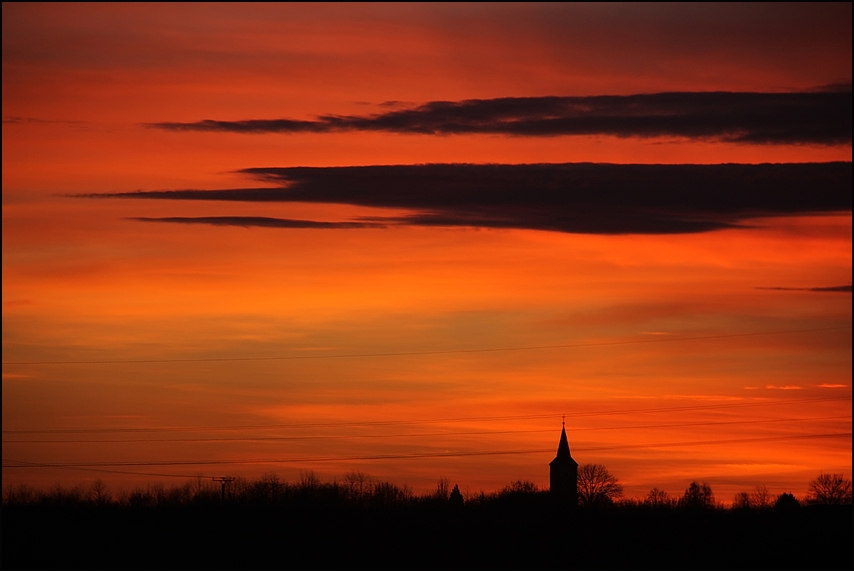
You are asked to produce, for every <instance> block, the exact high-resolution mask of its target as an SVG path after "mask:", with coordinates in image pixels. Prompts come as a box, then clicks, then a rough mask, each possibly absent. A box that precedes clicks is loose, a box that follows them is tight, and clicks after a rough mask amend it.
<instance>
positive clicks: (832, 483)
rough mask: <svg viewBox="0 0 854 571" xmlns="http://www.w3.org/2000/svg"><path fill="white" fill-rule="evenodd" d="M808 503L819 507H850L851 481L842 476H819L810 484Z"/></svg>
mask: <svg viewBox="0 0 854 571" xmlns="http://www.w3.org/2000/svg"><path fill="white" fill-rule="evenodd" d="M807 501H808V502H809V503H811V504H819V505H850V504H851V480H848V479H846V478H844V477H843V475H842V474H825V473H823V472H822V473H821V474H819V476H818V478H816V479H815V480H812V481H811V482H810V483H809V493H808V494H807Z"/></svg>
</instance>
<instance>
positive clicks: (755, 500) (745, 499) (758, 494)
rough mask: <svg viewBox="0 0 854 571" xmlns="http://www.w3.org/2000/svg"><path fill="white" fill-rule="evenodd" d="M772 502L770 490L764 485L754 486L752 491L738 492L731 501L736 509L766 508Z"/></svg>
mask: <svg viewBox="0 0 854 571" xmlns="http://www.w3.org/2000/svg"><path fill="white" fill-rule="evenodd" d="M772 504H773V499H772V497H771V492H769V491H768V488H767V487H766V486H765V485H760V486H756V488H755V489H754V490H753V491H752V492H739V493H737V494H736V495H735V498H734V499H733V501H732V507H733V508H736V509H751V508H752V509H766V508H770V507H771V505H772Z"/></svg>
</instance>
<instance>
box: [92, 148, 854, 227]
mask: <svg viewBox="0 0 854 571" xmlns="http://www.w3.org/2000/svg"><path fill="white" fill-rule="evenodd" d="M240 172H242V173H244V174H247V175H249V176H251V177H253V178H256V179H258V180H262V181H264V182H266V183H270V184H275V186H272V187H247V188H232V189H225V190H201V189H184V190H155V191H137V192H119V193H106V194H88V195H76V196H85V197H92V198H136V199H166V200H212V201H240V202H256V203H264V202H309V203H337V204H350V205H358V206H369V207H378V208H396V209H408V210H411V211H412V212H411V213H410V214H404V215H396V216H394V217H382V216H379V217H372V218H368V217H365V218H359V219H357V220H354V221H352V222H345V223H337V222H336V223H328V222H312V221H302V220H283V219H274V218H263V217H260V218H252V217H231V216H226V217H206V218H192V219H191V218H169V219H157V220H159V221H163V222H182V223H205V224H220V225H240V226H270V227H287V228H296V227H302V228H309V227H317V228H320V227H337V228H362V227H367V226H371V227H373V226H376V225H401V224H402V225H414V226H473V227H485V228H525V229H536V230H549V231H558V232H574V233H590V234H631V233H634V234H675V233H688V232H704V231H710V230H717V229H723V228H736V227H740V226H742V225H743V224H744V221H745V220H747V219H750V218H755V217H757V216H772V215H773V216H782V215H797V214H805V213H816V212H829V211H850V210H851V163H806V164H763V165H738V164H725V165H612V164H590V163H578V164H534V165H468V164H428V165H399V166H364V167H285V168H279V167H263V168H248V169H244V170H242V171H240ZM142 220H146V221H151V220H152V219H142ZM191 220H193V221H195V222H191ZM333 224H334V225H335V226H330V225H333Z"/></svg>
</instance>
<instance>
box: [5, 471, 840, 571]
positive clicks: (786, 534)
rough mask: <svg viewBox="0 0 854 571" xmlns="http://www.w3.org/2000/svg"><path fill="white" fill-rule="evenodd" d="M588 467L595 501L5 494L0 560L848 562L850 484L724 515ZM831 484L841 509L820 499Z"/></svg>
mask: <svg viewBox="0 0 854 571" xmlns="http://www.w3.org/2000/svg"><path fill="white" fill-rule="evenodd" d="M585 466H587V465H585ZM592 466H599V465H592ZM599 467H600V468H601V469H602V470H598V469H597V470H587V471H586V472H589V473H595V474H598V478H600V479H602V480H603V481H604V482H605V483H606V484H607V485H606V486H604V487H603V488H602V489H604V490H605V491H606V493H604V495H602V496H599V497H598V500H597V501H593V500H591V498H592V497H594V496H589V497H588V498H587V500H586V501H584V500H581V501H580V505H579V506H568V505H566V504H563V503H560V502H559V501H555V499H554V498H553V497H551V496H550V494H549V493H548V492H547V491H542V490H539V489H538V488H537V486H536V485H534V484H533V483H531V482H528V481H524V480H522V481H516V482H513V483H511V484H509V485H508V486H506V487H505V488H504V489H503V490H501V491H500V492H494V493H484V492H478V493H465V494H464V493H462V492H461V491H460V489H459V487H458V486H456V485H455V486H451V483H450V482H449V481H448V480H447V479H441V480H439V483H438V485H437V486H436V489H435V490H433V491H432V492H431V493H428V494H423V495H417V494H414V493H413V492H412V491H411V490H410V489H409V488H408V487H406V486H403V487H401V486H397V485H395V484H393V483H390V482H384V481H380V480H376V479H374V478H371V477H370V476H368V475H366V474H364V473H362V472H352V473H350V474H347V475H346V476H345V477H344V478H343V479H341V480H336V481H333V482H322V481H320V480H319V479H318V478H317V477H316V476H315V475H314V474H313V473H312V472H306V473H304V474H302V476H301V477H300V479H299V481H297V482H286V481H283V480H281V479H279V478H278V477H277V476H276V475H274V474H269V475H266V476H264V477H262V478H260V479H258V480H254V481H252V480H247V479H244V478H233V479H231V478H226V479H223V480H220V481H216V482H214V481H212V480H211V479H203V478H198V479H195V480H192V481H188V482H186V483H184V484H182V485H178V486H173V487H166V486H163V485H162V484H151V485H149V486H147V487H144V488H138V489H135V490H132V491H122V492H118V493H115V494H114V493H112V492H111V491H110V490H109V489H108V488H107V486H106V485H105V484H104V483H103V482H101V481H99V480H98V481H95V482H94V483H93V484H91V485H89V486H87V487H83V486H78V487H75V488H70V489H68V488H61V487H59V486H57V487H55V488H53V489H51V490H47V491H36V490H33V489H31V488H28V487H26V486H18V487H15V488H11V487H10V488H7V489H5V490H4V493H3V508H2V509H3V518H2V525H3V561H2V563H3V566H4V567H6V568H37V567H38V568H40V567H88V568H98V567H104V568H107V567H124V568H127V567H172V568H174V567H220V568H221V567H241V568H244V567H286V568H287V567H303V568H305V567H315V568H316V567H321V568H326V567H366V566H371V567H614V566H623V567H674V568H675V567H709V568H711V567H777V568H791V567H809V568H850V567H851V563H852V555H851V553H852V549H851V548H852V512H851V488H850V485H851V483H850V480H846V479H844V478H842V477H841V476H839V475H828V474H822V475H821V476H820V477H819V478H816V480H813V481H812V482H811V483H810V495H809V496H808V497H806V498H803V499H802V500H798V499H797V498H795V497H794V496H793V495H792V494H782V495H780V496H777V497H776V498H773V497H772V496H770V494H768V491H767V489H765V488H764V487H758V488H756V489H755V490H754V491H753V492H745V493H744V498H742V499H744V501H741V502H740V501H739V498H740V497H741V496H740V495H737V496H736V501H734V502H733V507H732V508H727V509H725V508H723V507H722V506H721V505H720V504H718V503H716V502H715V500H714V494H713V493H712V491H711V487H710V486H709V485H708V484H706V483H703V482H692V483H691V485H689V486H688V488H687V489H686V490H685V493H684V494H683V495H681V496H677V497H675V498H671V497H670V496H668V495H667V494H666V493H665V492H663V491H661V490H658V489H657V488H654V489H653V490H651V491H650V493H649V494H648V495H647V497H645V498H643V499H630V500H622V499H620V498H619V496H620V495H621V493H622V487H621V486H620V485H619V483H618V482H617V481H616V478H613V476H611V475H610V474H608V473H607V470H604V467H602V466H599ZM603 470H604V474H603V473H602V471H603ZM837 476H838V479H839V480H841V483H840V482H837ZM828 482H829V483H828ZM846 483H847V496H846V495H845V489H846ZM840 485H841V490H842V495H841V496H840V497H841V498H842V499H841V501H836V500H835V499H828V498H827V497H826V496H821V495H820V494H821V493H825V492H827V490H828V489H831V490H833V489H839V486H840ZM834 486H836V487H834Z"/></svg>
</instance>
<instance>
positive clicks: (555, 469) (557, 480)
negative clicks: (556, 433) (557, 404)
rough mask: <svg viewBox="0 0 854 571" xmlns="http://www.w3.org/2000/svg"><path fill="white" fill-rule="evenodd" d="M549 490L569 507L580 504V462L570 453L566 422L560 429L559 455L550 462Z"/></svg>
mask: <svg viewBox="0 0 854 571" xmlns="http://www.w3.org/2000/svg"><path fill="white" fill-rule="evenodd" d="M549 490H550V491H551V493H552V495H553V497H555V498H556V499H558V500H559V501H561V502H565V504H566V505H568V506H575V505H577V504H578V462H576V461H575V460H574V459H573V458H572V454H570V453H569V440H568V439H567V437H566V421H564V422H563V423H562V425H561V428H560V442H559V443H558V445H557V455H556V456H555V459H554V460H552V461H551V462H549Z"/></svg>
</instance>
